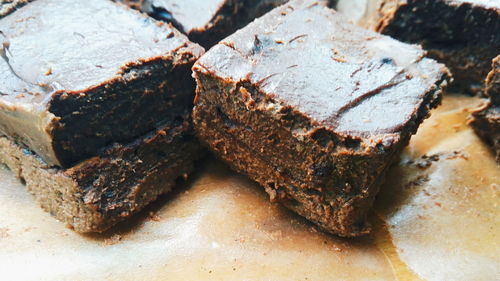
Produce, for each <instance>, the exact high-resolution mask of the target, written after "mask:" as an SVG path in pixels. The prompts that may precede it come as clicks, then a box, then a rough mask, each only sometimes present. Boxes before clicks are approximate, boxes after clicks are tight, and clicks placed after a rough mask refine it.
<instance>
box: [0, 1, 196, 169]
mask: <svg viewBox="0 0 500 281" xmlns="http://www.w3.org/2000/svg"><path fill="white" fill-rule="evenodd" d="M90 19H92V20H90ZM0 30H1V31H2V33H1V34H0V39H1V41H3V49H2V54H3V55H2V58H3V59H2V60H0V133H2V134H4V135H8V136H10V137H11V138H13V139H15V140H16V142H18V143H20V144H24V145H26V146H28V147H29V148H30V150H33V151H34V152H35V153H36V154H38V155H39V156H40V157H42V158H43V159H44V161H45V162H46V163H47V164H49V165H52V166H60V167H69V166H71V165H73V164H75V163H76V162H78V161H80V160H83V159H86V158H88V157H91V156H94V155H96V154H97V153H98V152H99V150H100V149H101V148H102V147H104V146H106V145H108V144H110V143H112V142H116V141H118V142H128V141H131V140H132V139H134V138H136V137H138V136H140V135H142V134H145V133H146V132H148V131H151V130H153V129H155V128H157V127H158V126H161V125H165V124H170V123H171V122H173V121H174V120H175V119H178V118H180V116H182V115H183V114H184V113H185V112H188V111H189V110H190V109H191V107H192V98H193V95H194V82H193V81H192V79H191V77H190V68H191V66H192V64H193V62H194V61H195V60H196V59H197V58H198V57H199V56H200V55H201V53H202V52H203V49H202V48H201V47H200V46H198V45H196V44H194V43H191V42H190V41H189V40H188V39H187V37H186V36H184V35H183V34H181V33H180V32H178V31H177V30H176V29H174V28H172V27H170V26H168V25H167V24H164V23H160V22H156V21H155V20H153V19H150V18H148V17H146V16H144V15H141V14H140V13H138V12H136V11H133V10H131V9H128V8H127V7H124V6H122V5H118V4H115V3H112V2H111V1H101V0H89V1H84V2H82V1H71V0H37V1H34V2H32V3H29V4H27V5H25V6H23V7H21V8H19V9H17V10H16V11H15V12H13V13H11V14H9V15H7V16H5V17H3V18H1V19H0Z"/></svg>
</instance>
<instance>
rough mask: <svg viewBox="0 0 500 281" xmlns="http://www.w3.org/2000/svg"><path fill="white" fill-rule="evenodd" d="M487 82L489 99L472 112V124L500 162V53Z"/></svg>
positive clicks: (493, 63)
mask: <svg viewBox="0 0 500 281" xmlns="http://www.w3.org/2000/svg"><path fill="white" fill-rule="evenodd" d="M485 84H486V92H485V93H486V97H487V101H486V102H485V104H484V105H483V106H482V107H481V108H479V109H477V110H476V111H474V112H473V113H472V117H473V118H472V121H471V125H472V127H473V128H474V131H475V132H476V133H477V134H478V136H479V137H481V139H482V140H483V141H484V142H485V143H486V144H488V145H489V146H490V147H491V148H492V150H493V152H494V153H495V155H496V159H497V162H498V163H500V55H499V56H497V57H496V58H495V59H493V62H492V70H491V71H490V73H489V74H488V77H487V78H486V81H485Z"/></svg>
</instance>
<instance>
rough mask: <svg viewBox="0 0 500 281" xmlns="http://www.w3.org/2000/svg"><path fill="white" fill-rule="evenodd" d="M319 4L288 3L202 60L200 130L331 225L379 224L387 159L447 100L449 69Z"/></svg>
mask: <svg viewBox="0 0 500 281" xmlns="http://www.w3.org/2000/svg"><path fill="white" fill-rule="evenodd" d="M424 55H425V52H424V51H423V50H422V49H420V48H419V47H417V46H413V45H408V44H405V43H401V42H398V41H396V40H394V39H391V38H390V37H387V36H382V35H379V34H377V33H374V32H370V31H367V30H364V29H361V28H358V27H356V26H354V25H352V24H349V23H347V22H346V21H345V20H344V19H343V17H341V16H340V15H339V14H337V13H336V12H335V11H334V10H332V9H329V8H325V7H323V6H322V5H316V4H311V2H310V1H294V2H290V3H289V4H285V5H283V6H281V7H278V8H276V9H274V10H272V11H271V12H269V13H268V14H266V15H264V16H263V17H261V18H259V19H257V20H256V21H254V22H252V23H251V24H249V25H247V26H246V27H245V28H243V29H241V30H239V31H237V32H236V33H235V34H233V35H231V36H230V37H228V38H226V39H225V40H223V41H221V42H220V43H218V44H217V45H216V46H214V47H213V48H212V49H211V50H210V51H208V52H207V53H206V54H205V55H203V56H202V57H201V58H200V59H199V60H198V61H197V62H196V63H195V65H194V67H193V70H194V77H195V78H196V80H197V96H196V98H195V107H194V110H193V120H194V123H195V128H196V130H197V135H198V136H199V138H200V139H201V140H202V141H203V142H204V143H205V144H206V145H208V146H209V147H210V148H211V149H212V150H213V151H214V152H215V154H216V155H217V156H218V157H220V158H221V159H223V160H225V161H226V162H227V163H228V164H229V165H230V166H231V167H232V168H233V169H235V170H236V171H239V172H241V173H244V174H246V175H248V176H249V177H250V178H251V179H253V180H255V181H256V182H258V183H259V184H260V185H262V186H263V187H264V188H265V190H266V191H267V193H268V194H269V196H270V198H271V200H273V201H280V202H282V203H283V204H284V205H285V206H287V207H288V208H290V209H292V210H293V211H295V212H297V213H298V214H300V215H302V216H304V217H306V218H307V219H309V220H311V221H312V222H314V223H316V224H317V225H319V226H321V227H322V228H323V229H325V230H326V231H329V232H331V233H335V234H338V235H340V236H359V235H363V234H366V233H368V232H369V230H370V226H369V225H368V223H367V221H366V216H367V214H368V212H369V210H370V208H371V206H372V203H373V200H374V198H375V195H376V194H377V192H378V189H379V185H380V183H381V182H382V179H383V176H384V173H385V171H386V170H387V167H388V166H389V165H390V164H391V163H392V162H393V160H395V159H396V158H397V157H398V154H399V153H400V152H401V150H402V149H403V148H404V147H405V146H406V145H407V143H408V141H409V139H410V136H411V135H412V134H414V133H415V132H416V131H417V128H418V126H419V125H420V123H421V122H422V121H423V120H424V119H425V118H426V117H427V116H428V115H429V111H430V109H431V108H434V107H436V106H437V105H438V104H439V102H440V98H441V86H442V85H444V84H446V79H447V77H448V76H447V73H448V72H447V70H446V68H445V67H444V66H443V65H440V64H438V63H436V62H435V61H434V60H431V59H427V58H425V57H424Z"/></svg>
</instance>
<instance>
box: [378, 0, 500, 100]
mask: <svg viewBox="0 0 500 281" xmlns="http://www.w3.org/2000/svg"><path fill="white" fill-rule="evenodd" d="M379 19H380V20H379V21H378V24H377V26H376V30H377V31H379V32H381V33H383V34H387V35H390V36H392V37H394V38H396V39H399V40H402V41H405V42H410V43H420V44H422V46H423V47H424V49H426V50H428V51H429V56H430V57H432V58H435V59H436V60H438V61H440V62H443V63H445V64H446V65H447V66H448V67H449V68H450V70H451V72H452V73H453V76H454V83H452V84H451V85H450V89H451V90H453V91H466V92H468V93H471V94H476V93H479V92H481V91H482V90H483V87H484V77H486V75H487V74H488V72H489V70H490V68H489V64H490V62H491V60H492V59H493V58H494V57H496V56H497V55H498V54H499V53H500V1H497V0H384V1H382V4H381V6H380V9H379Z"/></svg>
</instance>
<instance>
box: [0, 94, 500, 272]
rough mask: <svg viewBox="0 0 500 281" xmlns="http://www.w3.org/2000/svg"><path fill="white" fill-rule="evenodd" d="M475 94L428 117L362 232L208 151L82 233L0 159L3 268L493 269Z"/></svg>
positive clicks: (494, 195)
mask: <svg viewBox="0 0 500 281" xmlns="http://www.w3.org/2000/svg"><path fill="white" fill-rule="evenodd" d="M477 103H478V101H477V99H473V98H455V97H448V98H446V99H445V100H444V105H443V106H442V107H441V108H440V109H438V110H437V111H435V112H434V114H433V116H432V117H431V119H429V120H427V121H426V122H425V124H424V125H423V126H422V128H421V130H420V131H419V133H418V134H417V135H416V136H415V137H414V138H413V140H412V142H411V144H410V146H409V148H408V149H407V150H406V151H405V154H404V155H403V157H402V159H401V161H400V164H399V165H395V167H393V168H392V169H391V171H390V173H389V174H388V176H387V182H386V184H384V186H383V187H382V192H381V194H380V196H379V199H378V201H377V203H376V213H377V214H376V215H373V216H372V218H371V220H372V222H373V224H374V233H373V235H371V236H368V237H365V238H362V239H354V240H349V239H340V238H336V237H334V236H331V235H327V234H323V233H321V232H320V231H317V230H316V228H314V227H313V226H312V225H311V224H309V223H308V222H306V221H305V220H303V219H301V218H300V217H298V216H296V215H294V214H292V213H290V212H288V211H287V210H285V209H284V208H282V207H280V206H279V205H276V204H271V203H269V202H268V199H267V195H266V194H265V193H264V192H263V191H262V189H261V188H260V187H258V186H256V185H255V184H253V183H252V182H250V181H249V180H247V179H245V177H243V176H239V175H237V174H235V173H233V172H231V171H229V170H228V169H227V168H226V167H225V166H224V165H223V164H220V163H218V162H217V161H215V160H209V161H208V162H207V163H205V164H204V165H202V167H201V168H200V171H199V172H198V174H197V175H195V176H194V178H193V180H192V181H191V182H189V183H188V184H186V185H185V186H181V187H179V188H178V189H177V192H176V193H175V194H172V195H169V196H165V197H163V198H161V199H160V200H159V201H158V202H155V203H154V204H152V206H150V207H148V209H147V210H145V211H144V212H142V213H141V214H139V215H138V216H136V217H135V218H134V219H132V220H131V221H129V222H127V223H125V224H121V225H119V226H118V227H116V228H115V229H114V230H113V231H111V232H109V233H106V234H104V235H94V236H82V235H79V234H76V233H74V232H73V231H71V230H69V229H66V228H65V227H64V225H63V224H62V223H60V222H58V221H57V220H55V219H53V218H52V217H51V216H50V215H49V214H47V213H45V212H43V211H42V210H41V209H40V208H39V207H38V205H37V204H36V202H35V201H34V199H33V197H32V196H31V195H30V194H28V193H27V191H26V189H25V188H24V186H22V185H21V184H20V183H18V182H17V180H16V179H15V178H13V176H12V175H11V174H10V172H9V171H8V170H5V169H0V214H1V215H0V279H6V280H18V279H19V280H103V279H104V280H144V279H148V280H164V279H169V280H178V279H184V280H221V279H226V280H241V279H244V280H263V279H266V280H444V279H446V280H495V279H497V280H498V279H499V277H500V272H499V270H498V269H499V268H500V260H499V258H498V257H499V256H500V248H499V242H500V241H499V238H498V234H497V233H499V232H500V229H499V225H500V221H499V219H500V211H499V204H498V203H499V201H500V197H499V196H498V194H499V193H498V192H499V190H498V188H499V181H500V178H499V176H500V167H498V166H497V165H496V163H495V162H494V160H493V157H492V156H491V154H490V152H489V151H488V150H487V148H486V147H485V146H484V145H483V144H482V143H481V142H480V141H479V140H478V138H477V137H476V136H475V135H474V134H473V133H472V131H471V129H470V128H469V127H468V126H467V125H465V122H466V121H465V119H466V117H467V116H468V112H467V111H466V110H464V108H468V107H471V106H472V105H474V104H477ZM424 154H427V155H428V156H429V157H427V159H429V158H432V160H430V161H427V159H423V158H421V156H422V155H424ZM432 155H438V156H432ZM430 156H432V157H430ZM437 158H439V160H436V159H437ZM411 160H413V161H411ZM382 219H383V220H385V221H386V223H387V225H388V227H386V226H385V224H384V223H383V221H382ZM389 233H390V234H389ZM391 235H392V239H391ZM444 277H446V278H444Z"/></svg>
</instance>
